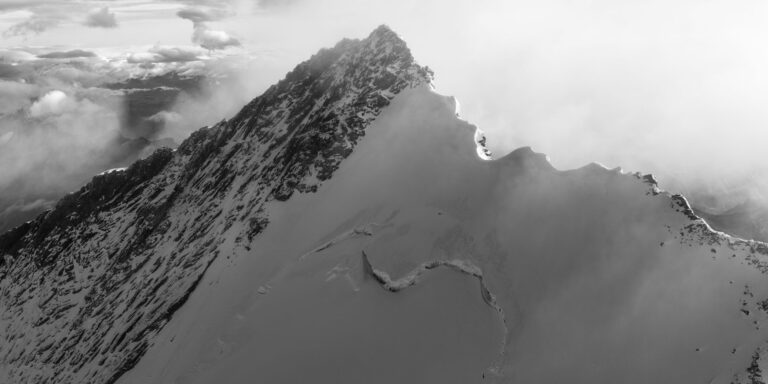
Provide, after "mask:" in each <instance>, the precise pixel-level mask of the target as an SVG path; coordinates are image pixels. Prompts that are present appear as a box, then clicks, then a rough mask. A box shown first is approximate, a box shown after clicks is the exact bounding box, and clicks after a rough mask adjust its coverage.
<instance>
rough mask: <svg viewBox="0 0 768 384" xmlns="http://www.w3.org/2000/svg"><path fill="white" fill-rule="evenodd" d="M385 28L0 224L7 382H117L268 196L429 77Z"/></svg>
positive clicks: (346, 147)
mask: <svg viewBox="0 0 768 384" xmlns="http://www.w3.org/2000/svg"><path fill="white" fill-rule="evenodd" d="M430 81H431V72H430V71H429V70H428V69H426V68H422V67H420V66H418V65H417V64H415V63H414V61H413V58H412V56H411V54H410V52H409V51H408V49H407V47H406V46H405V43H403V41H402V40H400V39H399V38H398V37H397V36H396V35H395V34H394V33H393V32H392V31H391V30H389V29H388V28H387V27H380V28H379V29H377V30H376V31H374V32H373V33H372V34H371V35H370V36H369V37H368V38H366V39H364V40H344V41H342V42H341V43H339V44H337V45H336V46H335V47H333V48H330V49H323V50H321V51H320V52H319V53H318V54H316V55H315V56H313V57H312V58H311V59H310V60H308V61H306V62H304V63H302V64H300V65H299V66H297V67H296V69H294V70H293V71H292V72H290V73H289V74H288V75H287V76H286V78H285V79H284V80H282V81H280V82H279V83H277V84H276V85H274V86H273V87H271V88H269V89H268V90H267V91H266V92H265V93H264V94H263V95H261V96H259V97H257V98H256V99H254V100H253V101H252V102H251V103H249V104H248V105H247V106H245V107H244V108H243V110H242V111H241V112H240V113H239V114H238V115H237V116H235V117H234V118H233V119H232V120H229V121H222V122H220V123H218V124H216V125H215V126H212V127H210V128H204V129H201V130H199V131H197V132H195V133H194V134H192V135H191V137H190V138H189V139H187V140H186V141H185V142H184V143H183V144H181V146H180V147H179V148H178V150H176V151H175V152H172V151H171V150H168V149H162V150H159V151H158V152H156V153H155V154H154V155H152V156H150V157H149V158H148V159H146V160H142V161H140V162H137V163H136V164H134V165H133V166H131V167H130V168H128V169H127V170H124V171H119V170H118V171H113V172H108V173H104V174H102V175H99V176H97V177H95V178H94V179H93V180H92V181H91V182H90V183H89V184H88V185H86V186H85V187H83V188H82V189H81V190H80V191H77V192H75V193H72V194H70V195H68V196H67V197H65V198H64V199H62V200H61V201H60V202H59V203H58V204H57V205H56V207H55V208H54V209H53V210H51V211H48V212H46V213H44V214H43V215H41V216H40V217H38V218H37V219H35V220H34V221H31V222H29V223H27V224H25V225H23V226H21V227H19V228H16V229H14V230H13V231H11V232H9V233H7V234H5V235H3V236H1V237H0V255H2V259H0V316H1V317H0V382H4V383H5V382H14V383H22V382H34V383H110V382H114V381H116V380H117V378H118V377H119V376H120V375H121V374H123V373H124V372H125V371H127V370H128V369H130V368H131V367H132V366H133V365H135V364H136V362H137V361H138V360H139V359H140V358H141V356H142V355H143V354H144V352H145V351H146V350H147V349H148V348H149V347H150V346H151V345H152V339H153V337H154V335H156V334H157V333H158V332H159V331H160V330H161V329H162V328H163V326H164V325H165V324H166V323H167V322H168V321H169V319H170V318H171V316H172V315H173V314H174V312H175V311H176V310H177V309H178V308H179V307H180V306H181V305H182V304H183V303H184V302H185V301H186V300H187V298H188V297H189V294H190V293H191V292H192V291H193V290H194V289H195V287H196V286H197V285H198V283H199V282H200V279H201V278H202V276H203V274H204V273H205V271H206V270H207V269H208V267H209V266H210V265H211V263H212V262H213V261H214V260H216V258H217V257H219V256H220V255H221V254H223V253H224V254H226V255H227V257H229V256H230V255H231V254H232V252H233V250H234V249H237V248H248V247H249V245H250V242H251V241H252V239H253V238H254V236H256V235H257V234H258V233H259V232H261V231H263V230H264V228H265V227H266V226H267V224H268V222H269V217H268V215H267V214H266V213H265V212H264V205H265V204H266V203H267V202H268V201H270V200H273V199H275V200H286V199H288V198H289V197H290V196H291V195H292V194H293V193H294V192H295V191H299V192H312V191H315V190H316V189H317V187H318V186H319V185H320V184H321V183H322V182H323V181H324V180H327V179H329V178H330V177H331V175H332V174H333V172H334V171H335V170H336V168H337V167H338V165H339V163H340V162H341V161H342V160H343V159H344V158H345V157H347V156H348V155H349V154H350V153H351V152H352V150H353V148H354V147H355V145H356V144H357V143H358V142H359V140H360V138H361V137H362V136H363V135H364V134H365V129H366V127H367V126H368V125H369V124H370V123H371V121H373V120H374V119H375V118H376V116H377V115H379V113H380V112H381V110H382V108H384V107H385V106H386V105H388V104H389V102H390V100H391V99H392V98H393V97H395V95H396V94H398V93H399V92H401V91H402V90H404V89H407V88H409V87H414V86H418V85H420V84H427V83H429V82H430Z"/></svg>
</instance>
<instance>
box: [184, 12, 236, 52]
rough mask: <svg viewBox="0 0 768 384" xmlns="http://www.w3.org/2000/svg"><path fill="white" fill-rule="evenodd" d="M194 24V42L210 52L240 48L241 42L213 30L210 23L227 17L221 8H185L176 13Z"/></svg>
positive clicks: (224, 33) (223, 32)
mask: <svg viewBox="0 0 768 384" xmlns="http://www.w3.org/2000/svg"><path fill="white" fill-rule="evenodd" d="M176 15H177V16H179V17H180V18H182V19H185V20H189V21H191V22H192V28H193V31H192V42H193V43H195V44H197V45H199V46H201V47H203V48H205V49H208V50H211V51H213V50H221V49H226V48H228V47H237V46H240V45H241V44H240V41H239V40H238V39H237V38H235V37H233V36H231V35H230V34H229V33H227V32H225V31H219V30H214V29H211V28H210V27H209V26H208V24H207V23H208V22H210V21H214V20H220V19H222V18H223V17H225V16H227V12H226V11H225V10H223V9H221V8H205V9H204V8H184V9H182V10H180V11H178V12H177V13H176Z"/></svg>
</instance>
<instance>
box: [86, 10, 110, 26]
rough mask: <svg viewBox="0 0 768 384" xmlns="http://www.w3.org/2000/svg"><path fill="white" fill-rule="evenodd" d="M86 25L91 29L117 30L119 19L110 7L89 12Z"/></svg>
mask: <svg viewBox="0 0 768 384" xmlns="http://www.w3.org/2000/svg"><path fill="white" fill-rule="evenodd" d="M84 24H85V25H86V26H89V27H98V28H116V27H117V18H116V17H115V14H114V13H113V12H110V11H109V8H108V7H102V8H99V9H94V10H92V11H91V12H89V13H88V16H87V17H86V19H85V22H84Z"/></svg>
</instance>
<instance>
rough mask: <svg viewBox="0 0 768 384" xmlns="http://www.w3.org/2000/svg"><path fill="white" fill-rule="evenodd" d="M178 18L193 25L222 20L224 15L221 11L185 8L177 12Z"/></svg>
mask: <svg viewBox="0 0 768 384" xmlns="http://www.w3.org/2000/svg"><path fill="white" fill-rule="evenodd" d="M176 16H178V17H180V18H182V19H185V20H189V21H191V22H192V23H195V24H197V23H204V22H207V21H214V20H219V19H221V18H222V17H223V16H224V14H223V13H222V11H221V10H220V9H202V8H190V7H187V8H184V9H181V10H179V11H178V12H176Z"/></svg>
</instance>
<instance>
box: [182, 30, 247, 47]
mask: <svg viewBox="0 0 768 384" xmlns="http://www.w3.org/2000/svg"><path fill="white" fill-rule="evenodd" d="M192 42H193V43H195V44H198V45H200V46H201V47H203V48H205V49H208V50H220V49H226V48H227V47H237V46H240V41H239V40H238V39H236V38H234V37H232V36H230V35H229V34H228V33H227V32H224V31H215V30H212V29H209V28H208V27H207V26H205V25H202V24H198V25H196V26H195V30H194V32H193V33H192Z"/></svg>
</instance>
